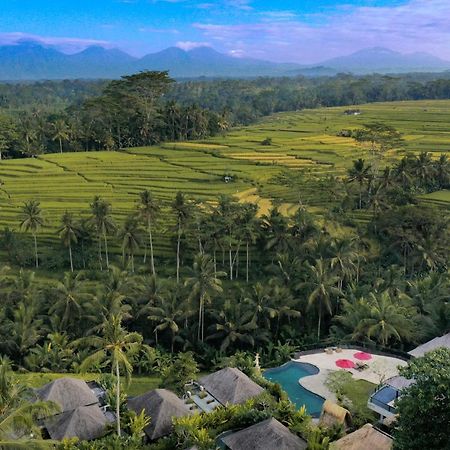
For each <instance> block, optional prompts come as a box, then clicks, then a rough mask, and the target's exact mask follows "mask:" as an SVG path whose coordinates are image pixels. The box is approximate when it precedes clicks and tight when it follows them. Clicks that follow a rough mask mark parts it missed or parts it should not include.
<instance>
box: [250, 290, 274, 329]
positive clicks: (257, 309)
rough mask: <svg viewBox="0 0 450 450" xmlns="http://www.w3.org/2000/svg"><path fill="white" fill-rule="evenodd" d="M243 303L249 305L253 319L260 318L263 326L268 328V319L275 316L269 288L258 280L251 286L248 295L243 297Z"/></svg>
mask: <svg viewBox="0 0 450 450" xmlns="http://www.w3.org/2000/svg"><path fill="white" fill-rule="evenodd" d="M244 303H247V304H249V305H250V309H251V310H252V311H253V315H254V318H255V320H257V321H258V320H261V322H262V324H263V326H264V328H267V329H270V321H271V320H272V319H274V318H275V317H276V316H277V310H276V308H274V305H273V300H272V296H271V292H270V289H268V288H267V286H265V285H262V284H261V283H259V282H258V283H256V284H255V285H254V286H253V287H252V289H251V291H250V294H249V296H247V297H245V298H244ZM261 322H259V323H261Z"/></svg>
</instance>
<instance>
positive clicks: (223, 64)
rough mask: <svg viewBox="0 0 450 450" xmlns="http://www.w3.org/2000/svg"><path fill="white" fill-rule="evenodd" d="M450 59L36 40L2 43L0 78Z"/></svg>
mask: <svg viewBox="0 0 450 450" xmlns="http://www.w3.org/2000/svg"><path fill="white" fill-rule="evenodd" d="M446 69H450V63H449V62H446V61H443V60H441V59H439V58H437V57H435V56H432V55H429V54H427V53H413V54H408V55H404V54H401V53H397V52H394V51H392V50H388V49H384V48H372V49H366V50H361V51H359V52H356V53H353V54H351V55H348V56H342V57H339V58H333V59H330V60H328V61H324V62H323V63H321V64H318V65H314V66H311V65H310V66H307V65H300V64H289V63H286V64H280V63H274V62H269V61H262V60H258V59H252V58H235V57H232V56H229V55H225V54H223V53H219V52H217V51H215V50H213V49H212V48H209V47H199V48H196V49H193V50H190V51H185V50H182V49H180V48H177V47H170V48H167V49H165V50H163V51H160V52H158V53H152V54H149V55H146V56H144V57H143V58H134V57H132V56H130V55H128V54H127V53H124V52H122V51H120V50H117V49H105V48H103V47H98V46H93V47H88V48H87V49H85V50H83V51H82V52H79V53H76V54H72V55H67V54H65V53H61V52H59V51H57V50H55V49H54V48H51V47H45V46H43V45H42V44H40V43H37V42H33V41H23V42H19V43H17V44H16V45H9V46H3V47H1V46H0V80H42V79H64V78H91V79H92V78H118V77H120V76H121V75H126V74H131V73H135V72H138V71H141V70H168V71H169V72H170V75H171V76H172V77H175V78H198V77H211V78H212V77H241V78H243V77H257V76H296V75H303V76H306V77H314V76H332V75H335V74H336V73H338V72H353V73H356V74H365V73H372V72H379V73H393V72H412V71H428V72H429V71H442V70H446Z"/></svg>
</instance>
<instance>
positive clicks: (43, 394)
mask: <svg viewBox="0 0 450 450" xmlns="http://www.w3.org/2000/svg"><path fill="white" fill-rule="evenodd" d="M36 393H37V395H38V397H39V398H40V399H41V400H44V401H52V402H55V403H56V404H57V405H58V406H59V407H60V409H61V412H64V411H72V410H73V409H76V408H78V407H79V406H87V405H93V404H96V403H97V402H98V400H97V397H96V396H95V394H94V393H93V392H92V391H91V390H90V389H89V386H88V385H87V384H86V382H85V381H83V380H78V379H76V378H69V377H64V378H58V379H57V380H55V381H52V382H51V383H48V384H46V385H45V386H43V387H41V388H40V389H37V391H36Z"/></svg>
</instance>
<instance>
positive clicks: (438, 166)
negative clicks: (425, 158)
mask: <svg viewBox="0 0 450 450" xmlns="http://www.w3.org/2000/svg"><path fill="white" fill-rule="evenodd" d="M434 166H435V172H436V177H437V180H438V187H439V189H444V188H445V187H448V185H449V183H450V160H449V158H448V156H447V155H441V156H440V157H439V159H438V160H437V161H436V162H435V164H434Z"/></svg>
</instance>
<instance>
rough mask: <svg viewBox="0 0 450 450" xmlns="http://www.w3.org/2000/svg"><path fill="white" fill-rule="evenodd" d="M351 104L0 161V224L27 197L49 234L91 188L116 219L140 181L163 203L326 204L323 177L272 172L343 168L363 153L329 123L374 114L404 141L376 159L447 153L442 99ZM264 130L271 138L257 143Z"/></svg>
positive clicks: (437, 199)
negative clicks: (231, 198)
mask: <svg viewBox="0 0 450 450" xmlns="http://www.w3.org/2000/svg"><path fill="white" fill-rule="evenodd" d="M359 108H360V109H361V115H359V116H347V115H345V114H344V111H345V110H346V109H347V108H345V107H342V108H323V109H318V110H305V111H301V112H294V113H283V114H277V115H274V116H272V117H269V118H266V119H264V120H262V121H261V122H260V123H259V124H256V125H253V126H249V127H245V128H238V129H233V130H232V131H230V132H229V133H228V134H227V135H226V136H224V137H215V138H212V139H209V140H207V141H204V142H189V143H175V144H165V145H163V146H160V147H151V148H134V149H128V150H124V151H121V152H89V153H85V152H77V153H65V154H62V155H60V154H52V155H44V156H40V157H38V158H32V159H31V158H30V159H21V160H4V161H0V180H1V183H2V185H1V186H0V227H4V226H9V227H11V228H15V229H17V228H18V212H19V207H20V205H21V204H23V202H24V201H26V200H29V199H31V198H35V199H38V200H40V201H41V205H42V208H43V210H44V212H45V218H46V223H47V227H46V228H45V230H44V232H43V238H47V239H53V238H54V237H55V231H56V229H57V225H58V222H59V218H60V217H61V214H62V213H63V212H64V211H65V210H66V209H68V210H71V211H74V212H75V213H79V214H86V212H87V209H88V206H89V203H90V202H91V201H92V198H93V196H94V195H100V196H102V197H104V198H106V199H108V200H109V201H110V202H111V203H112V205H113V210H114V214H115V216H116V218H117V219H118V220H121V219H122V218H123V217H124V216H125V215H126V214H128V213H129V212H130V211H131V210H132V208H133V207H134V203H135V201H136V198H137V194H138V193H139V192H140V191H142V190H143V189H150V190H152V191H153V192H154V194H155V195H156V196H157V197H158V198H160V199H161V200H162V201H165V202H166V204H168V203H169V201H170V200H171V199H173V197H174V195H175V193H176V192H177V191H179V190H180V191H183V192H184V193H185V194H186V195H188V196H189V197H190V198H196V199H200V200H210V201H214V200H215V199H217V196H218V195H220V194H231V195H236V196H237V197H238V198H240V199H241V200H242V201H251V202H255V203H258V204H259V205H260V208H261V213H265V212H267V211H268V210H269V208H270V206H271V205H272V204H273V203H276V204H279V205H280V208H281V210H282V211H283V212H284V213H286V214H292V213H293V212H295V209H296V208H297V207H298V202H299V201H301V202H302V203H303V204H304V205H306V206H307V207H309V208H311V210H313V211H318V212H320V211H322V210H323V209H324V208H326V207H327V206H329V205H327V202H328V201H329V200H328V197H327V196H324V195H323V194H324V192H325V191H327V186H326V183H324V184H323V187H322V188H320V189H318V188H317V184H314V186H312V187H310V186H309V185H308V183H306V184H305V185H304V187H303V189H302V192H297V191H295V190H293V189H291V188H289V187H288V186H285V185H282V184H280V183H277V182H276V181H274V180H275V177H276V176H277V175H279V174H281V173H282V172H283V171H294V172H295V173H300V172H301V173H304V174H305V176H306V177H314V178H315V179H321V178H323V177H325V176H327V175H330V174H332V175H337V176H342V175H344V174H345V172H346V170H347V168H348V167H350V165H351V164H352V161H353V160H354V159H356V158H359V157H363V158H366V159H370V157H371V156H370V154H369V151H368V149H365V148H362V147H360V146H358V145H357V144H356V143H355V142H354V141H353V140H352V139H349V138H343V137H338V136H337V134H338V132H339V131H341V130H342V129H353V128H359V127H361V126H362V125H363V124H364V123H370V122H374V121H379V122H384V123H387V124H390V125H392V126H394V127H396V128H397V129H398V130H400V131H401V132H402V133H403V134H404V136H405V146H404V148H402V149H399V150H396V151H392V152H389V154H387V155H386V157H385V161H392V160H394V159H396V158H399V157H401V156H402V155H404V154H406V153H408V152H411V153H419V152H421V151H428V152H432V153H433V154H434V155H436V156H437V155H439V154H440V153H442V152H446V153H449V152H450V101H434V102H430V101H423V102H422V101H421V102H396V103H380V104H370V105H362V106H360V107H359ZM267 137H270V138H271V139H272V145H270V146H263V145H261V142H262V141H263V140H264V139H266V138H267ZM225 175H231V176H232V177H233V181H232V182H230V183H225V182H224V176H225ZM423 201H425V202H429V203H432V204H435V205H437V206H439V207H444V208H448V207H449V205H450V193H449V192H441V193H435V194H432V195H429V196H424V199H423ZM168 223H169V224H170V220H169V221H168ZM166 226H167V224H166ZM160 242H162V243H161V248H160V251H161V252H166V251H169V250H168V246H169V243H168V242H164V240H162V241H160Z"/></svg>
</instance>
